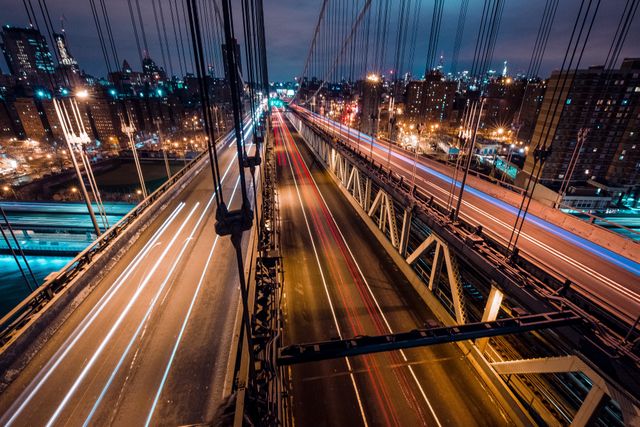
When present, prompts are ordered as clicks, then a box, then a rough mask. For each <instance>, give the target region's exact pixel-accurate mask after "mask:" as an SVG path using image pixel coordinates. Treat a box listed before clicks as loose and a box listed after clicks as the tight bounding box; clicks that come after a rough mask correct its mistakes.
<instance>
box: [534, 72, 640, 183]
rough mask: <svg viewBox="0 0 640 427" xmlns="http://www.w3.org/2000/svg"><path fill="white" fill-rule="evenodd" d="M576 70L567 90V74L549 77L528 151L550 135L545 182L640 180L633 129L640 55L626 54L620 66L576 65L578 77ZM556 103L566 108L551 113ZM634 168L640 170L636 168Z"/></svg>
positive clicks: (639, 92)
mask: <svg viewBox="0 0 640 427" xmlns="http://www.w3.org/2000/svg"><path fill="white" fill-rule="evenodd" d="M572 75H573V71H571V72H570V75H569V76H567V77H568V81H567V83H566V84H565V86H564V89H563V88H562V83H563V80H564V78H565V75H564V74H561V73H559V72H554V73H553V74H552V75H551V77H550V78H549V80H548V84H547V90H546V92H545V96H544V100H543V103H542V108H541V111H540V115H539V116H538V120H537V123H536V127H535V130H534V134H533V138H532V141H531V142H532V146H531V149H530V150H529V152H530V153H533V152H534V151H533V150H535V149H536V148H537V147H541V146H543V145H544V144H545V140H546V143H547V147H549V146H550V148H551V152H550V154H549V156H548V158H547V160H546V162H545V163H544V167H543V169H542V173H541V176H540V180H541V182H542V183H543V184H545V185H547V186H550V187H552V188H554V189H555V188H557V187H560V186H561V185H562V183H563V182H565V181H567V182H568V183H569V184H571V185H573V184H574V183H580V182H583V183H584V182H587V181H589V180H590V181H597V182H599V183H608V182H615V183H616V184H619V185H620V184H621V185H625V186H638V185H640V182H638V177H639V174H638V173H637V169H638V168H640V164H637V162H636V164H633V159H636V158H637V156H638V154H637V152H638V150H640V145H639V144H637V143H636V142H635V141H637V132H638V130H637V128H634V126H636V127H637V123H638V120H637V115H638V111H639V110H638V103H639V102H640V59H625V60H624V61H623V63H622V65H621V67H620V69H614V70H605V69H604V67H602V66H599V67H590V68H588V69H585V70H577V72H576V73H575V77H573V79H572ZM569 88H570V90H569ZM556 102H559V103H560V104H559V105H560V106H561V107H560V110H561V111H562V112H561V113H560V114H555V115H549V116H547V113H548V112H549V111H550V109H552V108H553V105H554V104H555V103H556ZM550 114H553V111H551V112H550ZM545 125H546V126H547V127H549V132H548V136H547V131H546V129H547V128H546V127H545ZM621 145H623V146H621ZM623 152H624V153H623ZM621 156H622V158H621ZM532 157H533V156H531V155H530V156H528V157H527V161H526V164H525V171H527V172H530V171H531V170H532V166H533V158H532ZM621 162H624V163H625V164H624V165H623V164H622V163H621ZM632 169H634V170H636V172H635V173H631V170H632Z"/></svg>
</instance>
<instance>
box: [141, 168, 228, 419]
mask: <svg viewBox="0 0 640 427" xmlns="http://www.w3.org/2000/svg"><path fill="white" fill-rule="evenodd" d="M239 183H240V177H239V176H238V179H237V180H236V185H235V187H234V188H233V193H231V198H230V199H229V204H231V202H232V201H233V197H234V196H235V194H236V190H237V189H238V184H239ZM212 200H213V199H212ZM205 211H206V209H205ZM219 238H220V236H216V238H215V240H214V241H213V245H212V246H211V250H210V251H209V255H208V257H207V261H206V263H205V265H204V268H203V269H202V275H201V276H200V280H199V281H198V286H197V287H196V291H195V292H194V294H193V297H192V298H191V303H190V304H189V309H188V310H187V314H186V316H185V318H184V320H183V322H182V327H181V328H180V332H179V333H178V338H176V341H175V344H174V345H173V350H172V351H171V356H170V357H169V361H168V362H167V365H166V367H165V369H164V373H163V374H162V380H161V381H160V385H159V386H158V389H157V391H156V394H155V397H154V399H153V403H152V404H151V408H150V409H149V413H148V415H147V420H146V422H145V426H149V425H150V424H151V419H152V418H153V413H154V412H155V410H156V406H157V405H158V400H159V399H160V394H161V393H162V389H163V388H164V384H165V382H166V381H167V377H168V376H169V371H170V370H171V366H172V365H173V360H174V358H175V356H176V353H177V351H178V347H179V346H180V342H181V341H182V335H183V334H184V331H185V329H186V328H187V323H189V318H190V317H191V312H192V311H193V306H194V305H195V303H196V300H197V298H198V295H199V294H200V288H202V283H203V282H204V278H205V276H206V275H207V269H208V268H209V263H210V262H211V259H212V257H213V251H214V250H215V249H216V245H217V244H218V240H219Z"/></svg>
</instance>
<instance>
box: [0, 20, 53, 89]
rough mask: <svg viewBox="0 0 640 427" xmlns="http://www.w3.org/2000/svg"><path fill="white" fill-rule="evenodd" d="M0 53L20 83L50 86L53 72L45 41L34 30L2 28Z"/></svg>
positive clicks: (7, 26) (51, 60) (6, 26)
mask: <svg viewBox="0 0 640 427" xmlns="http://www.w3.org/2000/svg"><path fill="white" fill-rule="evenodd" d="M1 36H2V45H1V47H2V52H3V53H4V56H5V59H6V61H7V64H8V65H9V69H10V70H11V73H12V74H13V76H14V77H16V78H17V79H18V81H19V82H20V83H24V84H26V85H30V86H32V85H39V86H47V87H49V86H51V79H52V75H53V73H54V72H55V67H54V64H53V58H52V56H51V51H50V50H49V46H48V45H47V41H46V40H45V38H44V37H43V36H42V34H40V32H39V31H38V30H36V29H35V28H19V27H12V26H9V25H5V26H3V27H2V33H1Z"/></svg>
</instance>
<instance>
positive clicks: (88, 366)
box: [47, 202, 200, 427]
mask: <svg viewBox="0 0 640 427" xmlns="http://www.w3.org/2000/svg"><path fill="white" fill-rule="evenodd" d="M199 205H200V202H196V204H195V206H194V207H193V208H192V209H191V211H190V212H189V214H188V215H187V218H185V220H184V221H183V222H182V224H180V227H179V228H178V230H177V232H176V233H175V234H174V236H173V237H172V238H171V240H170V241H169V244H168V245H167V247H166V248H165V249H164V251H162V254H160V257H159V258H158V259H157V260H156V262H155V263H154V264H153V267H151V271H150V273H147V275H146V276H145V278H144V280H143V281H142V283H141V284H140V285H139V287H138V288H137V289H136V292H135V293H134V294H133V296H132V297H131V299H130V300H129V302H128V303H127V305H126V306H125V308H124V310H123V311H122V312H121V313H120V315H119V316H118V318H117V320H116V322H115V323H114V324H113V325H112V326H111V328H110V329H109V332H108V333H107V335H106V336H105V338H104V339H103V340H102V342H101V343H100V345H99V346H98V349H97V350H96V351H95V352H94V353H93V355H92V356H91V359H89V361H88V362H87V364H86V365H85V366H84V368H83V369H82V371H81V373H80V375H79V376H78V377H77V378H76V380H75V381H74V383H73V385H72V386H71V388H70V389H69V391H68V392H67V393H66V395H65V396H64V398H63V399H62V402H61V403H60V404H59V405H58V408H57V409H56V411H55V412H54V413H53V415H52V416H51V418H50V419H49V421H48V422H47V427H49V426H52V425H53V423H55V421H56V420H57V418H58V417H59V416H60V413H61V412H62V410H63V409H64V407H65V406H66V404H67V402H68V401H69V399H71V397H72V396H73V394H74V393H75V392H76V390H77V389H78V387H79V386H80V383H81V382H82V380H83V379H84V378H85V377H86V376H87V374H88V373H89V370H90V369H91V367H92V366H93V364H94V363H95V362H96V360H97V359H98V357H99V356H100V354H102V352H103V351H104V349H105V347H106V345H107V343H108V342H109V341H111V338H112V337H113V335H114V334H115V332H116V330H117V329H118V328H119V327H120V324H121V323H122V322H123V321H124V318H125V317H126V315H127V313H129V310H131V308H132V307H133V305H134V303H135V302H136V301H137V300H138V297H139V296H140V294H141V293H142V291H143V290H144V289H145V288H146V286H147V284H148V283H149V281H150V280H151V277H152V275H153V274H154V273H155V271H156V269H157V268H158V267H159V266H160V264H161V263H162V261H163V260H164V257H165V256H166V255H167V253H168V252H169V249H171V247H172V246H173V244H174V243H175V241H176V240H177V238H178V236H179V235H180V234H181V233H182V230H183V229H184V227H185V226H186V225H187V223H188V222H189V220H190V219H191V216H192V215H193V213H194V212H195V211H196V209H197V208H198V206H199Z"/></svg>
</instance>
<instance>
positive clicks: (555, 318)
mask: <svg viewBox="0 0 640 427" xmlns="http://www.w3.org/2000/svg"><path fill="white" fill-rule="evenodd" d="M579 321H580V317H579V316H578V315H577V314H575V313H574V312H572V311H556V312H551V313H542V314H532V315H528V316H521V317H517V318H510V319H500V320H494V321H492V322H478V323H467V324H465V325H456V326H444V327H438V328H429V329H414V330H412V331H408V332H400V333H396V334H389V335H378V336H361V337H355V338H350V339H344V340H334V341H322V342H315V343H308V344H294V345H290V346H287V347H283V348H281V349H280V350H279V351H278V365H280V366H284V365H293V364H297V363H306V362H317V361H320V360H327V359H336V358H340V357H348V356H358V355H362V354H370V353H379V352H383V351H391V350H400V349H404V348H413V347H424V346H428V345H435V344H444V343H451V342H456V341H465V340H472V339H477V338H483V337H494V336H498V335H507V334H515V333H523V332H529V331H533V330H538V329H547V328H557V327H561V326H568V325H571V324H575V323H578V322H579Z"/></svg>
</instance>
